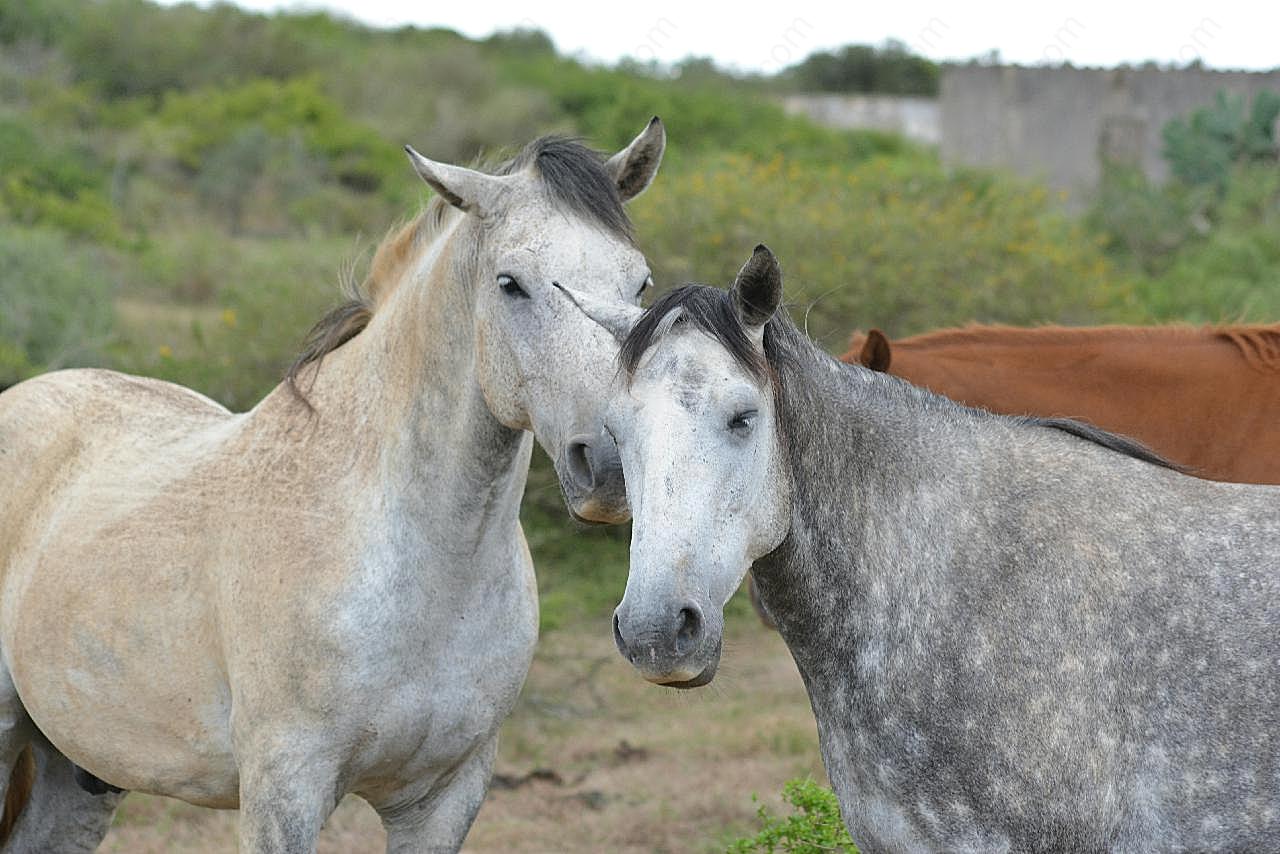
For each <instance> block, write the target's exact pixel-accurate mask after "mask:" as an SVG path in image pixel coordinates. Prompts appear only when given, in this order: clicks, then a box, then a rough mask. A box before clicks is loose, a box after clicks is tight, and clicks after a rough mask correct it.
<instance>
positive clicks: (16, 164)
mask: <svg viewBox="0 0 1280 854" xmlns="http://www.w3.org/2000/svg"><path fill="white" fill-rule="evenodd" d="M94 161H95V158H94V157H93V154H92V152H91V151H89V150H87V149H86V148H84V147H82V146H71V145H64V144H60V143H57V142H53V141H51V140H49V139H46V138H43V136H42V135H41V134H38V133H37V132H36V131H35V130H34V128H33V127H32V126H31V125H29V124H27V123H26V122H24V121H22V120H20V119H19V118H17V117H13V116H3V115H0V163H2V164H4V166H3V169H2V170H0V219H8V220H10V221H12V222H16V223H20V224H22V225H30V226H49V227H52V228H57V229H61V230H63V231H66V232H68V233H70V234H75V235H78V236H82V237H89V238H93V239H95V240H99V241H102V242H105V243H118V242H120V241H121V240H122V237H123V235H122V232H121V229H120V226H119V223H118V221H117V219H116V215H115V211H114V210H112V208H111V205H110V203H109V202H108V201H107V198H106V195H105V193H104V187H105V183H106V181H105V177H104V175H103V174H102V172H101V171H100V170H99V169H96V168H94V166H95V162H94Z"/></svg>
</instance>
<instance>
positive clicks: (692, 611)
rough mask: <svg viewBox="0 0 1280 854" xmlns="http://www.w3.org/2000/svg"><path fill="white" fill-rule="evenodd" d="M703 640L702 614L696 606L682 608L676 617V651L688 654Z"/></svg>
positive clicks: (679, 653) (680, 653)
mask: <svg viewBox="0 0 1280 854" xmlns="http://www.w3.org/2000/svg"><path fill="white" fill-rule="evenodd" d="M701 640H702V615H701V614H699V613H698V611H697V609H696V608H681V609H680V615H679V616H678V617H677V618H676V653H677V654H678V655H686V654H687V653H688V652H689V651H690V650H692V649H693V648H694V647H695V646H697V645H698V642H699V641H701Z"/></svg>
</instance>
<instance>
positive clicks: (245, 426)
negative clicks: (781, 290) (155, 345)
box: [0, 118, 665, 852]
mask: <svg viewBox="0 0 1280 854" xmlns="http://www.w3.org/2000/svg"><path fill="white" fill-rule="evenodd" d="M664 145H665V133H664V130H663V127H662V125H661V123H660V122H659V121H658V120H657V119H656V118H655V119H654V120H653V121H652V122H651V123H650V124H649V126H648V127H647V128H646V129H645V130H644V132H642V133H641V134H640V135H639V136H638V137H637V138H636V139H635V140H634V141H633V142H632V143H631V144H630V145H629V146H628V147H627V148H626V149H624V150H623V151H621V152H619V153H618V154H616V155H614V156H613V157H611V158H609V159H608V160H605V158H604V157H602V156H600V155H598V154H596V153H595V152H592V151H590V150H589V149H587V148H585V147H583V146H581V145H579V144H577V143H576V142H572V141H568V140H563V139H555V138H547V139H541V140H537V141H535V142H533V143H531V144H530V145H529V146H527V147H526V148H525V149H524V151H523V152H522V153H521V154H520V155H519V156H517V157H516V158H515V159H514V160H512V161H511V162H510V163H508V164H506V165H505V166H504V167H503V168H501V169H500V170H499V174H495V175H489V174H484V173H481V172H477V171H473V170H470V169H464V168H460V167H457V166H449V165H445V164H440V163H434V162H432V161H430V160H427V159H425V158H423V157H422V156H421V155H419V154H417V153H416V152H414V151H413V150H412V149H409V155H410V158H411V160H412V162H413V165H414V167H415V168H416V169H417V171H418V173H419V174H420V175H421V176H422V177H423V178H424V179H425V180H426V182H427V183H428V184H430V185H431V187H432V188H433V189H435V191H436V192H437V193H438V194H439V199H437V200H435V201H433V202H432V204H431V205H429V206H428V207H427V208H426V210H425V211H424V212H423V213H422V214H421V215H420V216H418V217H417V218H416V219H415V220H414V221H412V222H411V223H410V224H409V225H407V226H406V227H405V228H404V229H402V230H401V231H399V232H398V233H396V234H394V235H393V236H391V237H390V238H388V239H387V240H386V241H385V242H384V243H383V245H382V246H381V247H379V250H378V252H377V253H376V255H375V258H374V261H373V264H372V270H371V273H370V275H369V277H368V279H367V281H366V282H365V284H364V288H363V291H362V293H360V294H359V295H358V296H357V298H356V299H355V300H353V301H352V302H350V303H348V304H347V305H345V306H343V307H342V308H340V309H338V310H336V311H335V312H333V313H332V314H331V315H330V316H329V317H327V318H326V319H325V320H324V321H322V322H321V324H320V325H319V326H318V327H317V329H316V331H315V333H313V337H312V339H311V343H310V346H309V348H308V350H307V352H306V353H305V354H304V356H303V358H302V359H301V360H300V363H299V365H298V366H295V370H294V371H291V374H290V378H289V381H288V382H287V383H284V384H282V385H281V386H280V387H278V388H277V389H275V390H274V391H273V392H272V393H271V394H270V395H268V396H267V397H266V398H265V399H264V400H263V401H262V402H261V403H260V404H258V405H257V406H256V407H255V408H254V409H253V410H252V411H250V412H247V413H243V414H232V413H229V412H228V411H226V410H225V409H223V408H222V407H221V406H218V405H217V404H215V403H213V402H212V401H210V400H208V399H207V398H204V397H202V396H200V395H199V394H196V393H194V392H192V391H189V390H187V389H185V388H181V387H178V386H174V385H170V384H167V383H163V382H157V381H155V380H150V379H141V378H137V377H130V376H123V375H121V374H116V373H111V372H108V371H100V370H77V371H63V372H58V373H53V374H48V375H45V376H42V377H37V378H35V379H33V380H30V381H28V382H25V383H22V384H20V385H18V386H15V387H14V388H12V389H10V390H8V391H7V392H5V393H4V394H3V395H2V396H0V484H3V486H2V487H0V655H2V658H3V668H2V669H0V780H8V779H9V777H10V771H11V769H12V768H13V767H14V766H15V763H16V762H19V761H20V760H21V761H22V763H23V767H26V768H32V767H34V769H35V775H34V781H33V786H34V788H33V791H32V793H31V799H30V801H29V802H28V803H27V805H26V807H25V809H23V810H22V811H21V812H20V813H19V814H18V815H17V817H16V823H15V824H14V826H13V829H12V833H11V836H10V838H9V842H8V848H9V850H19V851H32V850H58V851H66V850H92V849H93V848H95V847H96V846H97V845H98V843H99V842H100V840H101V837H102V835H103V833H104V832H105V829H106V826H107V824H108V822H109V819H110V815H111V813H112V811H113V810H114V808H115V805H116V802H117V800H118V799H119V795H116V794H104V795H91V794H88V793H87V792H85V791H82V790H80V789H79V788H77V787H76V786H75V784H74V783H73V782H72V773H73V765H72V763H75V765H78V766H81V767H82V768H83V769H85V771H87V772H88V773H87V774H84V773H81V779H82V780H86V781H87V782H89V783H96V782H97V781H95V780H93V779H92V777H90V776H89V775H90V774H91V775H93V776H96V777H97V778H99V779H100V780H101V781H104V782H105V783H107V784H110V785H111V786H113V787H119V788H121V789H125V790H137V791H142V792H150V793H155V794H161V795H168V796H171V797H176V798H181V799H182V800H185V801H188V802H190V803H193V804H200V805H205V806H210V807H221V808H235V807H238V808H239V809H240V811H241V818H240V847H241V850H242V851H246V852H262V851H273V852H277V851H279V852H283V851H287V852H302V851H312V850H314V848H315V844H316V837H317V834H318V833H319V831H320V828H321V826H322V824H323V823H324V821H325V819H326V817H327V816H328V815H329V813H330V811H332V809H333V808H334V806H335V805H336V804H337V802H338V801H339V800H340V799H341V798H342V797H343V795H345V794H347V793H349V792H350V793H355V794H358V795H360V796H361V797H363V798H364V799H365V800H367V801H368V802H369V803H370V804H371V805H372V806H373V807H374V808H375V809H376V810H377V811H378V813H379V815H380V816H381V817H382V820H383V823H384V824H385V826H386V828H387V833H388V840H387V849H388V851H400V852H408V851H413V852H419V851H428V850H432V851H434V850H444V851H450V850H456V849H457V848H458V847H459V846H460V845H461V843H462V840H463V838H464V837H465V835H466V833H467V830H468V828H469V827H470V825H471V822H472V820H473V818H474V816H475V814H476V811H477V810H478V809H479V807H480V804H481V802H482V801H483V799H484V796H485V792H486V789H487V787H488V783H489V779H490V775H491V772H492V767H493V761H494V755H495V750H496V746H497V734H498V728H499V725H500V724H501V723H502V721H503V719H504V718H505V717H506V716H507V714H508V713H509V712H510V710H511V708H512V705H513V704H514V702H515V699H516V695H517V694H518V692H519V690H520V687H521V684H522V683H523V682H524V679H525V675H526V673H527V671H528V667H529V664H530V661H531V659H532V656H533V648H534V643H535V640H536V637H537V626H538V607H537V588H536V584H535V580H534V575H533V566H532V564H531V562H530V559H529V552H528V549H527V547H526V544H525V540H524V536H523V534H522V532H521V529H520V524H519V521H518V518H517V512H518V510H519V505H520V498H521V494H522V493H523V491H524V485H525V477H526V474H527V470H528V465H529V457H530V453H531V451H532V438H531V436H530V435H529V433H528V432H526V431H530V430H532V431H533V433H534V434H535V435H536V436H537V438H538V440H539V442H540V443H541V444H542V446H543V447H544V448H545V449H546V450H547V452H548V453H549V454H550V456H551V457H552V459H553V460H555V462H556V468H557V471H558V473H559V476H560V481H561V484H562V486H563V488H564V491H565V494H566V500H567V503H568V504H569V507H570V509H571V511H572V512H573V513H574V515H576V516H578V517H579V518H582V519H586V520H593V521H600V522H616V521H620V520H623V519H625V518H626V517H627V508H626V504H625V490H624V489H623V488H622V484H621V475H620V467H619V465H618V461H617V459H616V449H613V448H612V445H611V443H608V442H604V443H599V442H596V439H595V437H596V436H597V435H598V430H599V417H600V411H601V409H602V407H603V405H604V402H605V400H606V395H607V391H608V388H609V384H610V381H611V379H612V375H613V370H614V365H615V356H616V355H617V352H618V345H617V343H616V341H615V340H614V339H613V338H612V337H611V336H610V335H609V334H607V333H606V332H604V331H603V330H601V329H600V328H599V327H597V326H596V325H595V324H593V323H592V322H591V321H590V320H588V319H587V318H586V317H584V316H583V315H582V314H581V313H580V312H578V311H577V310H576V309H575V308H574V307H573V305H572V304H571V303H570V302H569V300H567V299H566V298H565V297H564V295H563V294H561V293H560V292H558V291H557V290H556V288H555V287H554V285H555V284H557V283H561V282H563V283H565V284H571V285H572V286H573V287H574V288H575V289H578V290H582V291H585V292H588V293H591V294H592V295H593V296H595V297H596V298H598V299H601V300H604V301H609V302H618V303H626V304H630V305H634V304H635V303H636V302H638V298H639V295H640V293H641V291H642V290H643V289H644V288H645V287H646V285H647V284H648V283H649V280H650V279H649V270H648V268H647V266H646V263H645V259H644V257H643V256H642V255H641V253H640V252H639V250H638V249H637V248H636V246H635V244H634V241H633V239H632V234H631V229H630V224H629V221H628V219H627V217H626V214H625V212H624V211H623V209H622V203H623V202H624V201H626V200H628V199H630V198H632V197H633V196H635V195H637V194H638V193H640V192H641V191H643V190H644V189H645V187H647V186H648V184H649V182H650V181H651V180H652V178H653V176H654V173H655V172H656V171H657V168H658V164H659V162H660V160H661V157H662V152H663V149H664ZM27 747H31V748H32V749H33V751H34V754H26V755H24V754H23V751H24V748H27ZM33 756H34V760H35V761H34V762H32V761H31V760H32V758H33ZM9 818H10V819H12V818H13V816H10V817H9Z"/></svg>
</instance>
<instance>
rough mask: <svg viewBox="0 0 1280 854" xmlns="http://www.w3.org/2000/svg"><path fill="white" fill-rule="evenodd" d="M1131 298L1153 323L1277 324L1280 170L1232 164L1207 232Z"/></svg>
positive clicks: (1192, 240)
mask: <svg viewBox="0 0 1280 854" xmlns="http://www.w3.org/2000/svg"><path fill="white" fill-rule="evenodd" d="M1209 217H1212V219H1209ZM1132 298H1133V302H1134V307H1135V309H1137V310H1139V316H1140V318H1141V319H1143V320H1147V321H1150V322H1160V321H1170V320H1184V321H1191V322H1197V323H1215V322H1240V321H1251V322H1272V323H1274V322H1275V321H1277V320H1280V169H1278V168H1276V167H1275V166H1272V165H1266V164H1246V165H1241V166H1237V167H1235V168H1234V169H1233V170H1232V172H1231V174H1230V177H1229V179H1228V182H1227V189H1226V194H1225V196H1224V197H1223V198H1222V199H1221V201H1219V202H1217V203H1216V204H1215V205H1214V206H1213V207H1212V209H1211V210H1209V211H1208V212H1207V213H1206V214H1205V232H1204V233H1203V234H1199V233H1197V234H1195V235H1194V236H1193V237H1192V238H1190V239H1188V240H1187V241H1186V243H1185V244H1183V245H1182V246H1180V247H1179V248H1178V249H1177V250H1176V251H1175V252H1173V253H1171V254H1170V255H1169V257H1168V258H1167V259H1165V262H1164V264H1163V265H1162V268H1161V270H1160V271H1159V272H1158V273H1157V274H1154V275H1149V276H1147V277H1145V278H1144V279H1142V280H1141V281H1140V283H1139V285H1138V286H1137V288H1136V289H1135V290H1134V292H1133V295H1132Z"/></svg>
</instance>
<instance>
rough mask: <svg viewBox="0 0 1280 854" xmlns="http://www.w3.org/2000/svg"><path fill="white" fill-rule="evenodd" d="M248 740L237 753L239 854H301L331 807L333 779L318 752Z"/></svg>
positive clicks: (282, 743) (334, 791) (295, 745)
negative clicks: (248, 745) (265, 853)
mask: <svg viewBox="0 0 1280 854" xmlns="http://www.w3.org/2000/svg"><path fill="white" fill-rule="evenodd" d="M300 741H301V740H299V741H291V740H289V739H287V738H281V739H275V740H272V739H254V741H253V743H254V744H256V745H257V746H256V747H246V748H237V751H236V758H237V762H238V764H239V771H240V851H241V854H261V852H271V854H304V852H313V851H315V850H316V840H317V838H318V837H319V835H320V828H321V827H322V826H323V825H324V822H325V819H326V818H328V817H329V813H331V812H333V808H334V807H335V806H337V798H338V797H339V796H340V794H341V793H339V792H338V791H337V774H336V772H335V769H334V767H333V763H332V760H331V759H330V758H328V757H327V755H326V753H325V751H324V749H323V748H322V747H315V748H312V749H307V748H304V747H303V746H302V744H301V743H300Z"/></svg>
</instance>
